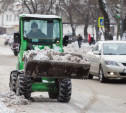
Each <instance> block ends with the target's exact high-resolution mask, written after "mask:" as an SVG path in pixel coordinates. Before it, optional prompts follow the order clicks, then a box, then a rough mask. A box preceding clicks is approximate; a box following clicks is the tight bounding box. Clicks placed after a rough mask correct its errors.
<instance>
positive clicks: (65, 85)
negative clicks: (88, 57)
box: [9, 14, 90, 102]
mask: <svg viewBox="0 0 126 113" xmlns="http://www.w3.org/2000/svg"><path fill="white" fill-rule="evenodd" d="M19 19H20V24H19V33H15V34H14V41H15V42H16V43H19V45H20V46H19V54H18V63H17V67H16V70H13V71H12V72H11V73H10V83H9V87H10V90H11V91H14V92H15V93H16V95H18V96H20V95H24V97H25V98H26V99H30V96H31V93H32V92H36V91H38V92H48V94H49V98H51V99H57V101H59V102H69V101H70V99H71V91H72V84H71V79H85V78H87V75H88V72H89V69H90V65H89V64H88V63H85V64H79V63H70V62H58V61H38V60H29V62H27V64H25V63H24V59H23V54H24V53H26V52H27V51H30V50H34V49H35V48H36V47H37V48H39V49H44V47H46V46H47V47H49V48H51V49H54V50H55V51H58V52H63V46H62V19H61V17H59V16H55V15H37V14H22V15H20V16H19Z"/></svg>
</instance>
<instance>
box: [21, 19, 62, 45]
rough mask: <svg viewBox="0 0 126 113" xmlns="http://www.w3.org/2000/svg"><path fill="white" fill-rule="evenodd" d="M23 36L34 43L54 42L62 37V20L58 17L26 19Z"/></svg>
mask: <svg viewBox="0 0 126 113" xmlns="http://www.w3.org/2000/svg"><path fill="white" fill-rule="evenodd" d="M23 25H24V27H23V31H24V33H23V36H24V38H25V39H26V40H28V41H30V42H34V43H41V42H43V43H44V42H48V43H52V42H54V41H55V40H57V39H58V40H59V39H60V21H59V20H58V19H48V20H47V19H46V20H45V19H31V18H28V19H24V23H23Z"/></svg>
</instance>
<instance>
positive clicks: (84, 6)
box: [71, 0, 97, 39]
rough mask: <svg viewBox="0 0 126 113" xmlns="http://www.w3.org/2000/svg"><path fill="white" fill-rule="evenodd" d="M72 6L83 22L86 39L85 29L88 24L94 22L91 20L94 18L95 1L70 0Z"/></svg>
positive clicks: (85, 32)
mask: <svg viewBox="0 0 126 113" xmlns="http://www.w3.org/2000/svg"><path fill="white" fill-rule="evenodd" d="M71 3H72V5H73V7H74V8H75V9H76V10H77V12H78V13H79V14H80V16H81V17H82V23H83V24H84V26H85V27H84V37H85V39H87V37H88V36H87V35H88V32H87V29H88V25H89V24H91V23H92V24H94V21H93V20H96V14H95V12H94V11H95V10H96V6H97V2H94V1H92V0H88V1H87V2H86V1H85V2H84V3H81V2H79V3H76V0H74V1H71Z"/></svg>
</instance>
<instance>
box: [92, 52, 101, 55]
mask: <svg viewBox="0 0 126 113" xmlns="http://www.w3.org/2000/svg"><path fill="white" fill-rule="evenodd" d="M93 53H94V54H95V55H101V52H100V51H94V52H93Z"/></svg>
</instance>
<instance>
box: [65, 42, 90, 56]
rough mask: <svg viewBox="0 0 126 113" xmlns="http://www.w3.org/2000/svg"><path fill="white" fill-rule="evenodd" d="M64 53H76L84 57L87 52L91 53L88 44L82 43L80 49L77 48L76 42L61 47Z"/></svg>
mask: <svg viewBox="0 0 126 113" xmlns="http://www.w3.org/2000/svg"><path fill="white" fill-rule="evenodd" d="M63 49H64V53H76V54H79V55H82V56H85V55H86V54H87V52H89V51H91V46H89V44H88V43H82V45H81V48H79V47H78V42H77V41H76V42H73V43H71V44H68V45H67V46H65V47H63Z"/></svg>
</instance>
